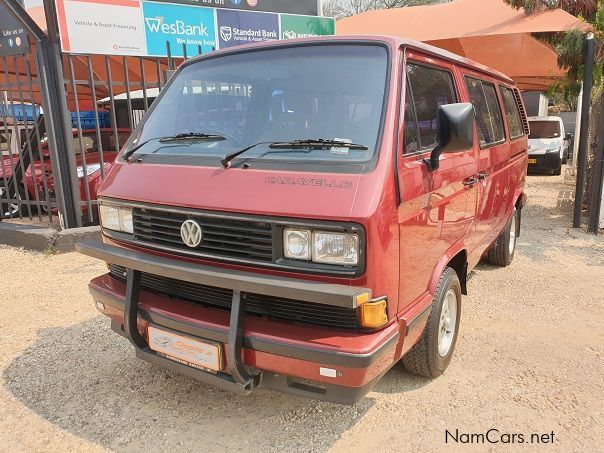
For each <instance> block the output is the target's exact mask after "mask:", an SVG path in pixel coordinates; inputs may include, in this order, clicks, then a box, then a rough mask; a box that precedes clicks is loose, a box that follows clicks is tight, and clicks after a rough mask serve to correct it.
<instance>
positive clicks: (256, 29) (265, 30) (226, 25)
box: [216, 9, 279, 49]
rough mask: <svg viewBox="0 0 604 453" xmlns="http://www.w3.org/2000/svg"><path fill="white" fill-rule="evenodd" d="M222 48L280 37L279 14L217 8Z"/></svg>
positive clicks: (217, 21) (217, 22) (273, 39)
mask: <svg viewBox="0 0 604 453" xmlns="http://www.w3.org/2000/svg"><path fill="white" fill-rule="evenodd" d="M216 24H217V27H218V32H219V36H220V38H219V39H220V40H219V42H220V48H221V49H224V48H227V47H233V46H237V45H241V44H249V43H253V42H264V41H275V40H278V39H279V15H278V14H265V13H250V12H244V11H234V10H228V9H219V10H216Z"/></svg>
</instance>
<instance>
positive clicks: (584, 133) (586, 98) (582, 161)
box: [573, 33, 594, 228]
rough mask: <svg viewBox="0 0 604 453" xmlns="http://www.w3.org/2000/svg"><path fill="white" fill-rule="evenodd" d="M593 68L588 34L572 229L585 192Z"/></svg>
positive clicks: (578, 218) (578, 221)
mask: <svg viewBox="0 0 604 453" xmlns="http://www.w3.org/2000/svg"><path fill="white" fill-rule="evenodd" d="M593 67H594V34H593V33H589V34H588V35H587V40H586V43H585V74H584V75H583V98H582V101H581V102H582V105H581V136H580V137H579V152H578V155H577V186H576V188H575V211H574V215H573V228H580V227H581V207H582V205H583V192H584V191H585V169H586V167H587V153H588V151H589V150H588V147H589V111H590V108H591V102H590V99H591V89H592V85H593Z"/></svg>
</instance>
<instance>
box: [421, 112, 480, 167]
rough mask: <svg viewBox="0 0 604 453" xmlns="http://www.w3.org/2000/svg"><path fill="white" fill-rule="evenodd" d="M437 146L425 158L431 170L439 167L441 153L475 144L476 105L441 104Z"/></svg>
mask: <svg viewBox="0 0 604 453" xmlns="http://www.w3.org/2000/svg"><path fill="white" fill-rule="evenodd" d="M436 135H437V144H436V148H434V149H433V150H432V153H431V154H430V158H429V159H425V160H424V162H426V165H427V166H428V170H429V171H434V170H436V169H437V168H438V167H439V160H440V155H441V154H443V153H455V152H459V151H464V150H467V149H468V148H471V147H472V146H474V106H473V105H472V104H471V103H469V102H464V103H459V104H447V105H441V106H440V107H439V108H438V113H437V116H436Z"/></svg>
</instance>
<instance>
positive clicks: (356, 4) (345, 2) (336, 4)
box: [323, 0, 450, 19]
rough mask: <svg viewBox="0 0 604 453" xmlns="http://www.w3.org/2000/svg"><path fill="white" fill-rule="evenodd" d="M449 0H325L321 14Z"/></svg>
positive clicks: (343, 14) (344, 14)
mask: <svg viewBox="0 0 604 453" xmlns="http://www.w3.org/2000/svg"><path fill="white" fill-rule="evenodd" d="M447 1H450V0H325V1H324V2H323V14H324V15H325V16H329V17H335V18H337V19H340V18H342V17H347V16H353V15H355V14H360V13H363V12H365V11H370V10H372V9H390V8H403V7H406V6H420V5H431V4H434V3H446V2H447Z"/></svg>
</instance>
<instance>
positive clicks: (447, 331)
mask: <svg viewBox="0 0 604 453" xmlns="http://www.w3.org/2000/svg"><path fill="white" fill-rule="evenodd" d="M456 325H457V294H455V290H453V289H450V290H449V291H447V294H446V295H445V301H444V302H443V307H442V310H441V312H440V323H439V326H438V354H439V355H440V356H441V357H445V356H446V355H447V354H448V353H449V351H450V350H451V346H452V345H453V337H454V336H455V326H456Z"/></svg>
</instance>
